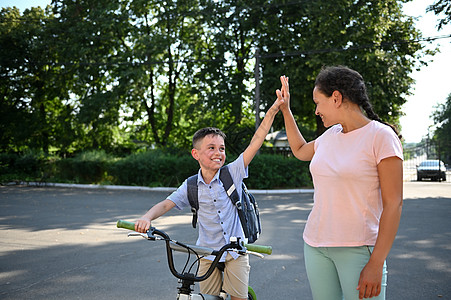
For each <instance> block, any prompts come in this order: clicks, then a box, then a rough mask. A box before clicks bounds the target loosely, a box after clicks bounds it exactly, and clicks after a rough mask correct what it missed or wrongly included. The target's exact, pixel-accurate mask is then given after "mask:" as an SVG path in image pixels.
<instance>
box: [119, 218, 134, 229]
mask: <svg viewBox="0 0 451 300" xmlns="http://www.w3.org/2000/svg"><path fill="white" fill-rule="evenodd" d="M116 226H117V228H125V229H129V230H135V223H133V222H129V221H124V220H118V221H117V223H116Z"/></svg>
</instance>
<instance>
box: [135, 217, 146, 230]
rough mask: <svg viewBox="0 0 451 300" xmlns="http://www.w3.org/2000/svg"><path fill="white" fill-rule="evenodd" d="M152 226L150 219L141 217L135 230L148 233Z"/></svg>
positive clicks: (136, 223)
mask: <svg viewBox="0 0 451 300" xmlns="http://www.w3.org/2000/svg"><path fill="white" fill-rule="evenodd" d="M149 228H150V220H148V219H144V218H140V219H138V220H137V221H136V222H135V231H137V232H142V233H146V232H147V230H149Z"/></svg>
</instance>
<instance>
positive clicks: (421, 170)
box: [417, 159, 446, 181]
mask: <svg viewBox="0 0 451 300" xmlns="http://www.w3.org/2000/svg"><path fill="white" fill-rule="evenodd" d="M423 178H431V180H440V179H441V180H443V181H446V167H445V164H444V163H443V162H442V161H441V160H438V159H430V160H425V161H422V162H421V163H420V165H418V166H417V180H418V181H421V180H422V179H423Z"/></svg>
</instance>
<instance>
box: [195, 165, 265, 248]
mask: <svg viewBox="0 0 451 300" xmlns="http://www.w3.org/2000/svg"><path fill="white" fill-rule="evenodd" d="M219 172H220V173H219V179H220V180H221V182H222V184H223V185H224V189H225V191H226V193H227V195H228V196H229V198H230V200H231V201H232V203H233V204H234V205H235V206H236V208H237V210H238V216H239V218H240V222H241V226H242V227H243V231H244V235H245V236H246V238H247V239H248V243H253V242H255V241H256V240H257V239H258V236H259V235H260V233H261V232H262V228H261V223H260V213H259V211H258V205H257V202H256V201H255V198H254V196H253V195H252V194H250V193H249V192H248V190H247V188H246V185H245V184H244V182H243V183H242V184H241V188H242V194H241V199H240V197H239V195H238V192H237V190H236V188H235V185H234V183H233V180H232V176H231V175H230V172H229V169H228V168H227V166H224V167H222V168H221V169H220V170H219ZM187 184H188V200H189V203H190V205H191V211H192V213H193V220H192V225H193V227H194V228H196V224H197V211H198V210H199V198H198V187H197V174H196V175H193V176H191V177H189V178H188V179H187Z"/></svg>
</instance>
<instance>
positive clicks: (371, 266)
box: [357, 261, 384, 299]
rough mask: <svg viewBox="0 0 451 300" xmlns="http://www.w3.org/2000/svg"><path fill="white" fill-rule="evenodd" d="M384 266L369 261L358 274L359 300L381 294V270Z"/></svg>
mask: <svg viewBox="0 0 451 300" xmlns="http://www.w3.org/2000/svg"><path fill="white" fill-rule="evenodd" d="M383 267H384V265H383V264H382V265H380V264H376V263H373V262H371V261H369V262H368V263H367V264H366V266H365V267H364V268H363V270H362V272H360V278H359V284H358V286H357V290H358V291H359V299H363V298H372V297H377V296H379V294H380V293H381V287H382V269H383Z"/></svg>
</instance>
